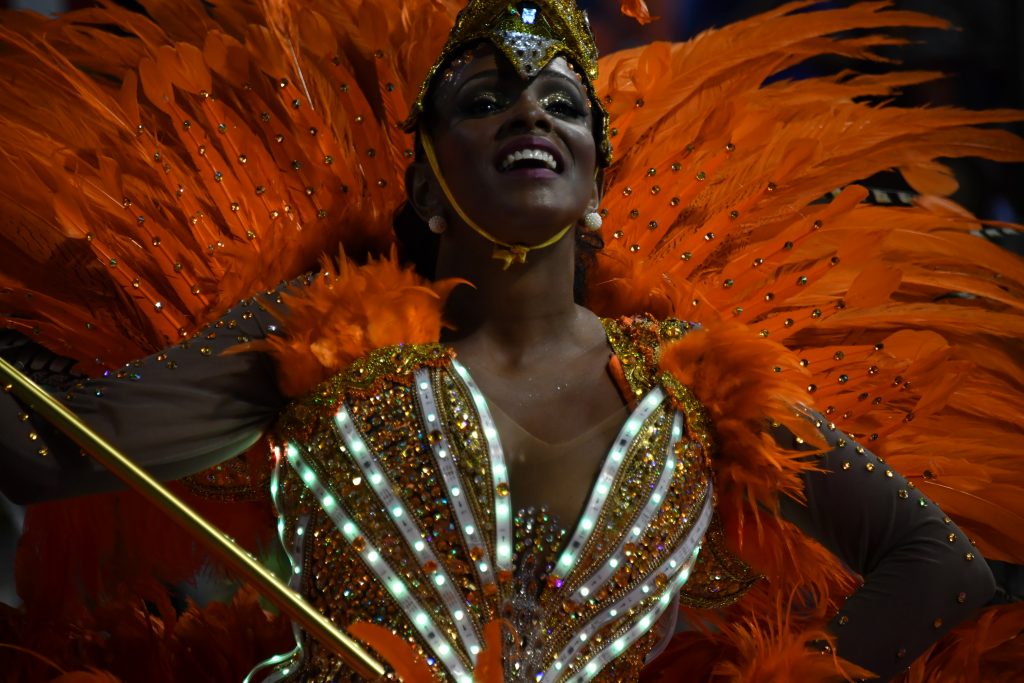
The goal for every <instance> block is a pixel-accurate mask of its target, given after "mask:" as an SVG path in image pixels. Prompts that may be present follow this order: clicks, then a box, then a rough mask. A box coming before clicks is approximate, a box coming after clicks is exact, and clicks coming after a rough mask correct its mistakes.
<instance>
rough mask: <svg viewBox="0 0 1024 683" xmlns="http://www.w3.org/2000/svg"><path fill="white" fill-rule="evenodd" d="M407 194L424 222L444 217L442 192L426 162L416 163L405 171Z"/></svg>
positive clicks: (410, 202)
mask: <svg viewBox="0 0 1024 683" xmlns="http://www.w3.org/2000/svg"><path fill="white" fill-rule="evenodd" d="M405 193H406V195H407V196H408V198H409V205H410V206H412V208H413V210H414V211H415V212H416V215H417V216H419V217H420V218H421V219H422V220H423V222H427V221H429V220H430V219H431V217H433V216H440V215H443V213H444V203H443V202H442V201H441V191H440V188H439V187H438V186H437V180H435V178H434V174H433V172H432V171H431V170H430V165H429V164H428V163H426V162H425V161H415V162H413V163H411V164H409V166H408V168H406V169H405Z"/></svg>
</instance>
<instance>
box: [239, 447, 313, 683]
mask: <svg viewBox="0 0 1024 683" xmlns="http://www.w3.org/2000/svg"><path fill="white" fill-rule="evenodd" d="M281 466H282V460H281V448H280V446H274V469H273V471H272V472H271V475H270V498H271V501H273V503H274V509H275V510H277V514H278V519H277V536H278V538H279V539H280V541H281V547H283V548H284V549H285V554H286V555H287V556H288V563H289V566H290V567H291V573H290V574H289V575H288V587H289V588H291V589H292V590H293V591H296V592H300V591H301V590H302V559H303V552H302V541H303V538H302V537H303V535H304V534H305V530H306V526H307V525H308V524H309V515H303V516H302V517H300V518H299V520H298V523H297V525H296V527H295V538H294V539H293V541H292V544H291V547H289V546H288V544H287V543H286V542H285V538H284V530H285V526H284V515H283V513H282V511H281V508H280V506H279V505H278V503H277V492H278V490H280V479H281ZM292 634H293V635H294V636H295V648H294V649H293V650H292V651H291V652H286V653H284V654H279V655H274V656H273V657H270V658H269V659H266V660H264V661H262V662H260V663H259V664H257V665H256V666H255V667H254V668H253V670H252V671H250V672H249V675H248V676H246V677H245V679H244V680H243V681H242V683H251V681H253V680H254V679H253V677H254V676H256V675H257V674H258V673H259V672H260V671H262V670H263V669H265V668H267V667H269V666H277V669H276V670H275V671H272V672H271V673H269V674H268V675H267V676H266V677H265V678H263V679H262V681H263V683H277V681H280V680H284V679H285V678H287V677H288V676H290V675H291V674H292V673H293V669H295V667H297V666H298V665H299V664H300V663H301V662H302V658H303V656H304V655H303V652H302V629H300V628H299V626H298V624H296V623H295V622H292ZM285 662H287V666H285Z"/></svg>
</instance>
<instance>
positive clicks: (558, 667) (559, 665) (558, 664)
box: [555, 662, 562, 671]
mask: <svg viewBox="0 0 1024 683" xmlns="http://www.w3.org/2000/svg"><path fill="white" fill-rule="evenodd" d="M555 668H556V669H558V670H559V671H561V670H562V663H561V662H555Z"/></svg>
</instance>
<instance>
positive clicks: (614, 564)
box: [608, 557, 619, 569]
mask: <svg viewBox="0 0 1024 683" xmlns="http://www.w3.org/2000/svg"><path fill="white" fill-rule="evenodd" d="M608 566H609V567H611V568H612V569H615V568H616V567H618V566H619V561H618V560H617V559H616V558H614V557H613V558H612V559H610V560H608Z"/></svg>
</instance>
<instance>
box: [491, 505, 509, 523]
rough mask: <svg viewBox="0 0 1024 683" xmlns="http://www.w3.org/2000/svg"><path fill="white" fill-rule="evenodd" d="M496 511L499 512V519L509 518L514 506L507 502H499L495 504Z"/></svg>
mask: <svg viewBox="0 0 1024 683" xmlns="http://www.w3.org/2000/svg"><path fill="white" fill-rule="evenodd" d="M494 511H495V512H496V513H497V515H498V519H501V520H505V519H508V517H509V515H510V514H512V508H511V506H510V505H509V504H508V503H506V502H499V503H498V504H497V505H495V507H494Z"/></svg>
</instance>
